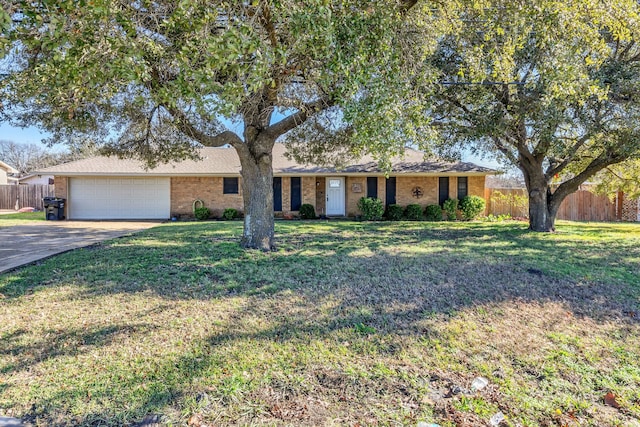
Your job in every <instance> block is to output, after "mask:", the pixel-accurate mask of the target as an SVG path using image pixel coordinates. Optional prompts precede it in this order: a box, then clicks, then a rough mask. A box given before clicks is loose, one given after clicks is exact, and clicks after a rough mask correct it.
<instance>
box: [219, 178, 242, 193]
mask: <svg viewBox="0 0 640 427" xmlns="http://www.w3.org/2000/svg"><path fill="white" fill-rule="evenodd" d="M222 194H238V178H222Z"/></svg>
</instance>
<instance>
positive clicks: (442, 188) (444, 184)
mask: <svg viewBox="0 0 640 427" xmlns="http://www.w3.org/2000/svg"><path fill="white" fill-rule="evenodd" d="M448 198H449V177H448V176H441V177H440V178H438V204H439V205H440V206H442V205H443V204H444V202H446V201H447V199H448Z"/></svg>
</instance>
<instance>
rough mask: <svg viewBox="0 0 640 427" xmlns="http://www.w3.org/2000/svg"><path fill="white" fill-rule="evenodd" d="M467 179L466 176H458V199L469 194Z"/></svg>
mask: <svg viewBox="0 0 640 427" xmlns="http://www.w3.org/2000/svg"><path fill="white" fill-rule="evenodd" d="M468 183H469V182H468V179H467V177H466V176H459V177H458V200H461V199H463V198H464V197H467V195H468V194H469V187H468Z"/></svg>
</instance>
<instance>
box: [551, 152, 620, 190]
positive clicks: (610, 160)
mask: <svg viewBox="0 0 640 427" xmlns="http://www.w3.org/2000/svg"><path fill="white" fill-rule="evenodd" d="M623 160H624V158H621V157H619V156H615V155H611V154H607V153H603V154H602V155H600V156H598V157H596V158H595V159H594V160H593V161H592V162H591V163H589V165H588V166H587V167H586V168H584V170H583V171H582V172H580V173H579V174H578V175H576V176H574V177H573V178H571V179H569V180H567V181H565V182H563V183H562V184H560V185H559V186H558V188H557V189H556V191H554V193H553V199H555V200H560V201H562V200H564V198H565V197H567V196H568V195H569V194H571V193H573V192H574V191H576V190H577V189H578V188H579V187H580V185H581V184H582V183H584V182H585V181H586V180H588V179H589V178H591V177H592V176H593V175H595V174H596V173H598V172H600V171H601V170H602V169H604V168H606V167H608V166H610V165H613V164H616V163H620V162H621V161H623Z"/></svg>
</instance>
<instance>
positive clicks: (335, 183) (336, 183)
mask: <svg viewBox="0 0 640 427" xmlns="http://www.w3.org/2000/svg"><path fill="white" fill-rule="evenodd" d="M329 188H340V180H339V179H330V180H329Z"/></svg>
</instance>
